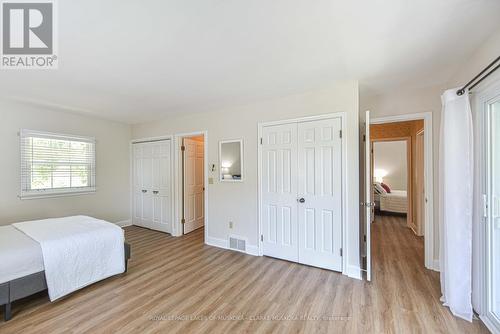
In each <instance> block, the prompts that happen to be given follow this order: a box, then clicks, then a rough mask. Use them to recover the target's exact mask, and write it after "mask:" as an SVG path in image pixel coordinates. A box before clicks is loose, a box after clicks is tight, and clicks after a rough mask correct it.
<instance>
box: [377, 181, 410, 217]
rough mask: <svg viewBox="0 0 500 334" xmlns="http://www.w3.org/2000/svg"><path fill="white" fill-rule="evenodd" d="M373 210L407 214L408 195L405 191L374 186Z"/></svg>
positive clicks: (378, 184) (378, 185)
mask: <svg viewBox="0 0 500 334" xmlns="http://www.w3.org/2000/svg"><path fill="white" fill-rule="evenodd" d="M374 202H375V209H376V210H377V211H380V212H388V213H398V214H406V213H408V194H407V192H406V190H392V189H391V190H390V192H387V191H385V189H384V188H383V187H382V186H381V185H380V183H375V184H374Z"/></svg>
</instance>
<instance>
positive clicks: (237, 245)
mask: <svg viewBox="0 0 500 334" xmlns="http://www.w3.org/2000/svg"><path fill="white" fill-rule="evenodd" d="M246 244H247V242H246V240H245V239H239V238H237V237H229V248H230V249H234V250H237V251H240V252H246V248H247V245H246Z"/></svg>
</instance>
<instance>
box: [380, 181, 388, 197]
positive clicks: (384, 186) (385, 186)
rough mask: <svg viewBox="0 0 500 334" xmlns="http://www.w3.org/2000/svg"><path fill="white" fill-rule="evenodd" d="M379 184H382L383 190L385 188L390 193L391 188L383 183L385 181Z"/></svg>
mask: <svg viewBox="0 0 500 334" xmlns="http://www.w3.org/2000/svg"><path fill="white" fill-rule="evenodd" d="M380 185H381V186H382V188H384V190H385V191H386V192H387V193H388V194H390V193H391V188H389V186H388V185H387V184H385V183H381V184H380Z"/></svg>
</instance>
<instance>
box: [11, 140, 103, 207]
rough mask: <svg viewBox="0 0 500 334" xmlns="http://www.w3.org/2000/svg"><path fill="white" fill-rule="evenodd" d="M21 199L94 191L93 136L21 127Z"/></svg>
mask: <svg viewBox="0 0 500 334" xmlns="http://www.w3.org/2000/svg"><path fill="white" fill-rule="evenodd" d="M20 137H21V196H20V197H21V198H30V197H31V198H33V197H41V196H60V195H64V194H76V193H86V192H94V191H95V139H94V138H88V137H78V136H68V135H61V134H54V133H46V132H38V131H30V130H22V131H21V134H20Z"/></svg>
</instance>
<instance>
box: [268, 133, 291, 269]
mask: <svg viewBox="0 0 500 334" xmlns="http://www.w3.org/2000/svg"><path fill="white" fill-rule="evenodd" d="M261 191H262V210H261V215H262V216H261V221H262V226H263V231H262V239H263V253H264V255H268V256H272V257H277V258H280V259H285V260H289V261H295V262H297V261H298V260H299V258H298V241H297V124H296V123H292V124H286V125H277V126H270V127H264V129H263V137H262V184H261Z"/></svg>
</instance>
